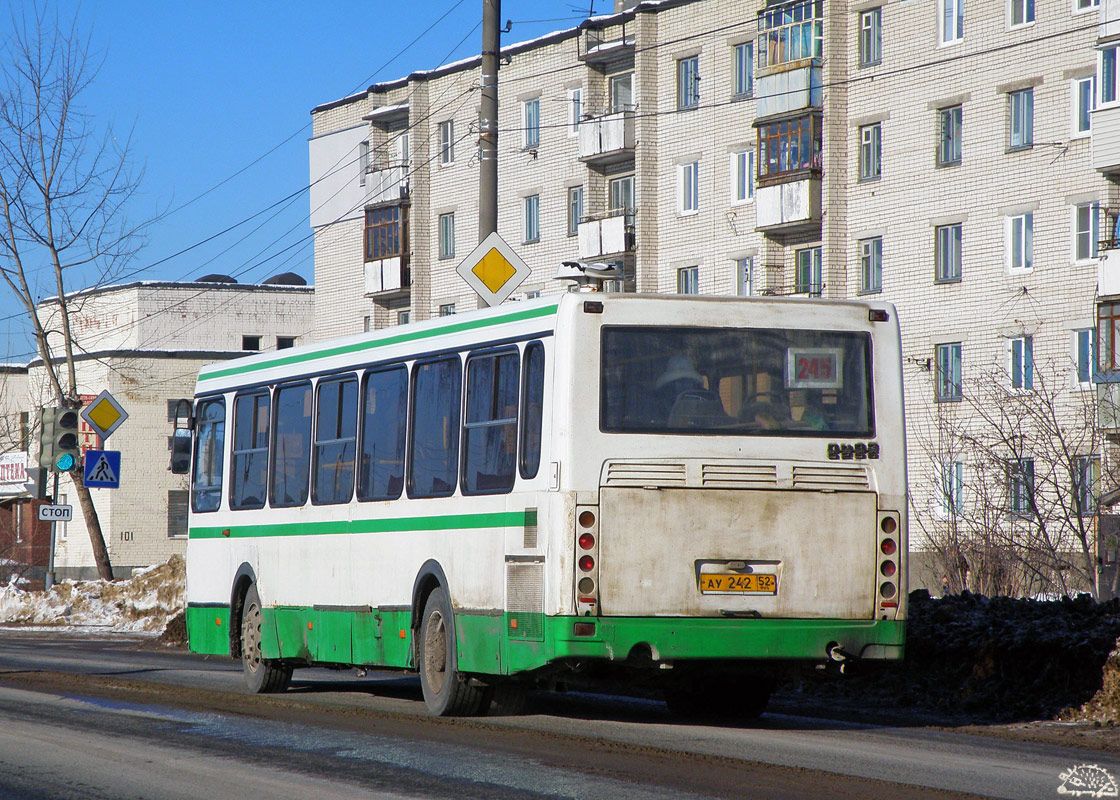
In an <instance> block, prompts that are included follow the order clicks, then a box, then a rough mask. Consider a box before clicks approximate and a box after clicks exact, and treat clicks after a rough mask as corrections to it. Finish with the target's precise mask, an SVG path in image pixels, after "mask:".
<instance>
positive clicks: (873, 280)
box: [859, 236, 883, 292]
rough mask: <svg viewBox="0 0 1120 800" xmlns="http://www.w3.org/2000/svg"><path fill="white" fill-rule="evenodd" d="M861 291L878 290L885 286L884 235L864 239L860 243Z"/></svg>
mask: <svg viewBox="0 0 1120 800" xmlns="http://www.w3.org/2000/svg"><path fill="white" fill-rule="evenodd" d="M859 263H860V291H861V292H878V291H882V288H883V237H881V236H876V237H875V238H873V239H862V240H861V241H860V243H859Z"/></svg>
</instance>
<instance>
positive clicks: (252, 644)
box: [241, 586, 292, 694]
mask: <svg viewBox="0 0 1120 800" xmlns="http://www.w3.org/2000/svg"><path fill="white" fill-rule="evenodd" d="M241 670H242V672H244V674H245V683H246V685H247V686H248V687H249V691H250V692H253V694H272V693H275V692H282V691H284V690H285V689H287V688H288V684H289V683H291V682H292V669H291V667H285V666H281V665H279V664H278V663H276V662H274V661H269V660H267V659H265V658H263V657H262V656H261V598H260V595H259V594H257V587H256V586H250V587H249V591H247V592H246V593H245V602H244V604H243V605H242V612H241Z"/></svg>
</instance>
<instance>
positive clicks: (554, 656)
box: [508, 617, 906, 672]
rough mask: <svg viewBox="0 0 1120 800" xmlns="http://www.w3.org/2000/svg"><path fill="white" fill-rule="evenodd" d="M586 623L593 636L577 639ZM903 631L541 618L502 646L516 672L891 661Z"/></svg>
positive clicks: (857, 625)
mask: <svg viewBox="0 0 1120 800" xmlns="http://www.w3.org/2000/svg"><path fill="white" fill-rule="evenodd" d="M591 625H593V626H594V628H593V633H591V635H583V634H586V633H588V632H589V631H590V630H591V628H590V626H591ZM905 625H906V624H905V622H903V621H893V620H849V619H723V618H680V617H665V618H662V617H653V618H650V617H598V618H592V617H546V618H545V619H544V625H543V631H542V633H543V636H542V637H541V640H540V641H516V640H511V641H509V643H508V644H509V661H508V663H509V667H510V671H511V672H518V671H522V670H531V669H535V668H538V667H541V666H544V664H545V663H547V662H549V661H555V660H561V659H604V660H607V661H626V660H629V659H631V658H635V657H636V658H642V659H647V660H648V659H649V658H652V659H653V660H654V661H658V662H673V661H685V660H704V659H721V660H745V661H750V660H773V661H810V662H811V661H817V662H823V661H826V660H828V653H829V651H830V650H832V649H833V648H835V647H836V646H837V645H839V647H840V649H841V650H843V651H844V652H845V653H849V654H852V655H854V656H858V657H859V658H861V659H867V660H876V661H897V660H900V659H902V657H903V654H904V643H905ZM577 626H578V627H577ZM577 631H579V632H580V634H581V635H577Z"/></svg>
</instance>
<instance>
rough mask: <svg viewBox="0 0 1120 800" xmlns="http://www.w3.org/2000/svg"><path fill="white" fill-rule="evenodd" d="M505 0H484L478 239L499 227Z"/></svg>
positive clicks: (479, 125) (479, 123) (479, 122)
mask: <svg viewBox="0 0 1120 800" xmlns="http://www.w3.org/2000/svg"><path fill="white" fill-rule="evenodd" d="M501 16H502V0H482V86H481V88H482V106H481V108H480V110H479V112H478V129H479V136H478V159H479V162H480V169H479V176H478V241H479V242H481V241H482V240H483V239H485V238H486V237H487V236H489V235H490V234H492V233H494V232H496V231H497V230H498V56H499V53H500V51H501V47H502V32H501V28H500V27H499V23H498V20H500V19H501Z"/></svg>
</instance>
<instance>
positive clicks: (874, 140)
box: [859, 122, 883, 181]
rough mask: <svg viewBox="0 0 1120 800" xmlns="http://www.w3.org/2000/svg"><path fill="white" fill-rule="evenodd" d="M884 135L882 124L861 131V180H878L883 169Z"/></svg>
mask: <svg viewBox="0 0 1120 800" xmlns="http://www.w3.org/2000/svg"><path fill="white" fill-rule="evenodd" d="M882 157H883V133H882V127H881V123H878V122H876V123H874V124H873V125H864V126H863V127H861V128H860V129H859V179H860V180H861V181H870V180H877V179H878V178H879V175H880V172H881V168H882Z"/></svg>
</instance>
